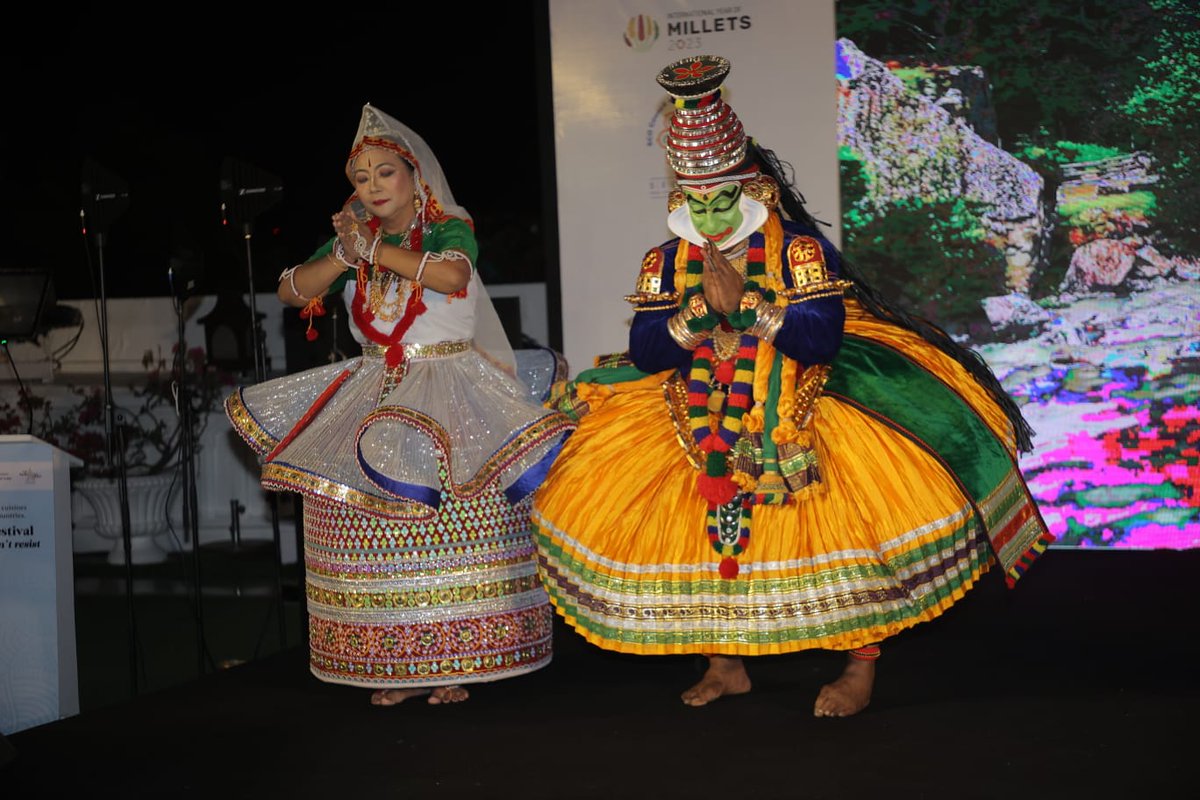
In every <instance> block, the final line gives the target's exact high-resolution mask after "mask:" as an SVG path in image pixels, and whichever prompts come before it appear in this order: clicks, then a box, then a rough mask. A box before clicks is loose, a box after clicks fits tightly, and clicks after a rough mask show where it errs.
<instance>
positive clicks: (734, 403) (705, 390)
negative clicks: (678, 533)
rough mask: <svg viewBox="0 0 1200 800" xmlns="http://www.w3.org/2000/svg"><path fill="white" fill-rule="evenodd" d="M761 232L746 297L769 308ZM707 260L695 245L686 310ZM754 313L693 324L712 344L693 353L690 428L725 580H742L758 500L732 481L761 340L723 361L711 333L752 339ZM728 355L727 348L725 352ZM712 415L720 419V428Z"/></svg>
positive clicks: (742, 345)
mask: <svg viewBox="0 0 1200 800" xmlns="http://www.w3.org/2000/svg"><path fill="white" fill-rule="evenodd" d="M763 245H764V237H763V234H762V232H761V231H756V232H754V233H752V234H751V235H750V247H749V249H748V250H747V253H746V282H745V285H744V288H743V291H744V292H747V293H750V292H758V293H759V294H761V295H763V296H764V299H767V300H768V301H769V302H771V301H774V293H773V292H771V291H770V290H769V289H766V288H765V286H764V285H763V284H764V283H765V278H766V272H767V270H766V253H765V249H764V246H763ZM703 273H704V255H703V252H702V251H701V249H700V246H699V245H695V244H689V245H688V263H687V280H686V283H685V287H686V288H685V290H684V296H683V298H682V302H683V305H684V307H686V306H687V304H688V303H689V301H690V300H691V298H692V296H693V295H695V294H697V293H698V292H701V291H702V279H703ZM755 318H756V313H755V311H754V309H752V308H749V309H739V310H737V311H735V312H732V313H730V314H728V315H726V318H725V319H724V320H721V319H719V318H718V317H717V315H715V314H713V313H712V312H711V311H710V312H709V313H708V314H706V315H704V316H702V317H698V318H696V319H692V320H689V321H688V327H689V329H691V330H693V331H695V332H697V333H699V332H701V331H708V332H709V336H708V337H707V338H706V339H705V340H704V341H703V342H701V343H700V345H699V346H698V347H697V348H696V349H695V351H694V352H693V353H692V367H691V371H690V372H689V375H688V421H689V423H690V427H691V434H692V437H693V439H694V441H695V442H696V446H697V447H698V448H699V450H700V452H701V453H702V454H703V455H704V465H703V468H702V471H701V473H700V475H699V476H698V477H697V481H696V488H697V491H699V493H700V495H701V496H702V497H703V498H704V499H705V501H706V502H707V504H708V513H707V516H706V526H705V527H706V529H707V533H708V539H709V542H710V543H711V544H712V546H713V549H714V550H716V551H717V553H719V554H720V555H721V556H722V560H721V564H720V573H721V576H722V577H724V578H734V577H736V576H737V574H738V563H737V559H736V557H737V556H738V555H740V554H741V553H742V552H743V551H744V550H745V549H746V547H747V545H748V544H749V540H750V520H751V515H752V513H753V495H752V494H749V493H746V494H741V495H740V496H739V490H738V485H737V483H735V482H734V480H733V477H732V475H731V472H732V470H731V468H730V464H729V453H730V451H731V450H732V449H733V447H734V445H735V444H737V441H738V439H739V438H740V437H741V435H742V427H743V425H742V423H743V418H744V417H745V415H746V412H747V411H749V410H750V406H751V403H752V395H753V386H754V362H755V359H756V357H757V355H758V338H757V337H755V336H753V335H751V334H747V333H742V334H741V335H740V337H739V340H738V345H737V348H736V350H735V351H734V352H732V353H725V352H723V353H722V357H721V358H718V357H717V354H716V352H715V349H714V337H713V335H712V332H713V331H714V330H715V329H716V328H717V326H721V327H722V329H727V330H728V331H729V332H734V331H745V330H746V329H747V328H749V327H750V326H751V325H753V324H754V320H755ZM723 349H724V348H723ZM710 413H711V414H713V415H714V416H715V417H716V418H717V422H716V425H715V427H714V424H713V422H712V421H711V420H710V416H709V415H710Z"/></svg>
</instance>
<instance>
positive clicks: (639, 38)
mask: <svg viewBox="0 0 1200 800" xmlns="http://www.w3.org/2000/svg"><path fill="white" fill-rule="evenodd" d="M624 38H625V46H626V47H629V48H632V49H633V50H635V51H637V52H639V53H640V52H643V51H646V50H649V49H650V48H651V47H653V46H654V43H655V42H656V41H658V22H656V21H655V19H654V17H652V16H650V15H649V14H638V15H637V16H636V17H630V18H629V24H628V25H626V26H625V34H624Z"/></svg>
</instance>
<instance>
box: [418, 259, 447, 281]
mask: <svg viewBox="0 0 1200 800" xmlns="http://www.w3.org/2000/svg"><path fill="white" fill-rule="evenodd" d="M441 260H442V254H441V253H433V252H429V251H426V252H424V253H422V254H421V263H420V264H418V265H417V274H416V275H414V276H413V283H420V282H421V278H422V277H423V276H424V275H425V267H427V266H428V265H429V262H430V261H441Z"/></svg>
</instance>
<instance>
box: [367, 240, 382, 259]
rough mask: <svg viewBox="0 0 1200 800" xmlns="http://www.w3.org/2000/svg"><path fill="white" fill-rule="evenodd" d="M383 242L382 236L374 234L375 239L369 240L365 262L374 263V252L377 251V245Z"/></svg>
mask: <svg viewBox="0 0 1200 800" xmlns="http://www.w3.org/2000/svg"><path fill="white" fill-rule="evenodd" d="M381 244H383V236H381V235H379V234H375V241H373V242H371V252H370V254H369V255H368V256H367V263H368V264H374V263H375V254H376V253H377V252H379V245H381Z"/></svg>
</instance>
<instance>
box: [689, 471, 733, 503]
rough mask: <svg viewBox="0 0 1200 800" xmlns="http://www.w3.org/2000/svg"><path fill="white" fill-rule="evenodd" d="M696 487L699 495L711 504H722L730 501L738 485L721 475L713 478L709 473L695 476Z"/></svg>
mask: <svg viewBox="0 0 1200 800" xmlns="http://www.w3.org/2000/svg"><path fill="white" fill-rule="evenodd" d="M696 489H697V490H698V491H699V492H700V496H701V497H703V498H704V499H705V500H707V501H708V502H709V503H710V504H711V505H716V506H723V505H725V504H726V503H728V502H729V501H731V500H732V499H733V498H734V496H735V495H737V492H738V485H737V484H736V483H734V482H733V481H732V480H731V479H729V478H727V477H725V476H724V475H722V476H721V477H719V478H714V477H712V476H711V475H698V476H696Z"/></svg>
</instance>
